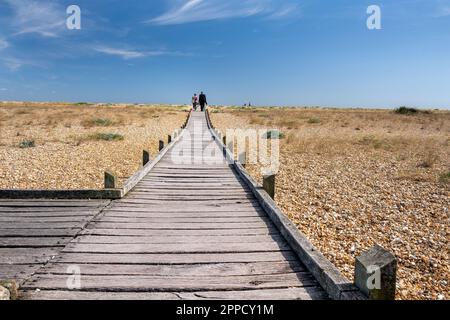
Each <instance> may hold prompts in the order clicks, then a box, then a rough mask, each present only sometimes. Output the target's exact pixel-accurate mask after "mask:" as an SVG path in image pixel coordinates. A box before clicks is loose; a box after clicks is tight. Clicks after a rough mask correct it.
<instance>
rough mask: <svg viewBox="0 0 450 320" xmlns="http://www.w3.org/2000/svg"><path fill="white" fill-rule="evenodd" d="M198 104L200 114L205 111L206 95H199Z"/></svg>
mask: <svg viewBox="0 0 450 320" xmlns="http://www.w3.org/2000/svg"><path fill="white" fill-rule="evenodd" d="M198 102H199V103H200V107H201V110H202V112H203V111H205V106H206V105H207V104H208V101H206V95H205V94H204V93H203V91H202V93H200V96H199V97H198Z"/></svg>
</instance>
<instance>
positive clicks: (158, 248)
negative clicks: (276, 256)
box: [62, 241, 290, 254]
mask: <svg viewBox="0 0 450 320" xmlns="http://www.w3.org/2000/svg"><path fill="white" fill-rule="evenodd" d="M287 250H290V247H289V246H288V245H287V244H286V243H285V242H281V241H280V242H278V243H277V242H275V241H271V242H263V243H134V244H111V243H108V244H103V243H93V244H91V243H69V244H68V245H67V246H66V247H65V248H64V249H63V251H62V252H77V253H83V252H86V253H136V254H137V253H139V254H148V253H180V254H181V253H205V252H212V253H218V252H227V253H235V252H267V251H287Z"/></svg>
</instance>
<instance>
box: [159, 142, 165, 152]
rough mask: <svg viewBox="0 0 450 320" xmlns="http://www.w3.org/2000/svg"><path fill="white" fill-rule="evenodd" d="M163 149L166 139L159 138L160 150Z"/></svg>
mask: <svg viewBox="0 0 450 320" xmlns="http://www.w3.org/2000/svg"><path fill="white" fill-rule="evenodd" d="M162 149H164V141H162V140H159V152H161V150H162Z"/></svg>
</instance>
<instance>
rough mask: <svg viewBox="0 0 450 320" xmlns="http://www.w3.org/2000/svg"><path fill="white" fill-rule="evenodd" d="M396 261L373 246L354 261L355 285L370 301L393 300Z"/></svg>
mask: <svg viewBox="0 0 450 320" xmlns="http://www.w3.org/2000/svg"><path fill="white" fill-rule="evenodd" d="M396 274H397V259H396V258H395V256H394V255H393V254H392V253H390V252H389V251H387V250H386V249H384V248H382V247H380V246H379V245H375V246H374V247H372V248H371V249H369V250H368V251H366V252H363V253H362V254H361V255H360V256H358V257H356V261H355V285H356V286H357V287H358V288H359V289H360V290H361V291H362V292H363V293H364V295H366V296H367V297H368V298H369V299H370V300H395V285H396Z"/></svg>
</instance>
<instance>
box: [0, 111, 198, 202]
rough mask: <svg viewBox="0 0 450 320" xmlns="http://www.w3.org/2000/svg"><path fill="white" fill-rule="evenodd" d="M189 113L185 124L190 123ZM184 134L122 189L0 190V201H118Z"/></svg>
mask: <svg viewBox="0 0 450 320" xmlns="http://www.w3.org/2000/svg"><path fill="white" fill-rule="evenodd" d="M190 115H191V113H190V112H189V114H188V117H187V120H186V123H189V121H190ZM183 133H184V129H183V130H182V132H181V133H180V134H179V135H178V136H177V138H175V139H173V140H172V142H171V143H170V144H168V145H167V146H166V147H165V148H164V149H163V150H161V152H160V153H159V154H158V156H157V157H156V158H155V159H154V160H153V161H151V162H149V163H147V164H146V165H145V166H144V167H142V168H141V169H140V170H138V171H137V172H136V173H135V174H133V175H132V176H131V177H130V178H128V180H126V181H125V183H124V185H123V187H122V188H117V189H98V190H88V189H86V190H24V189H0V199H65V200H71V199H91V200H118V199H122V198H123V197H125V195H127V193H128V192H130V191H131V190H132V189H133V188H134V187H135V186H136V185H137V184H138V183H139V182H140V181H141V180H142V179H143V178H144V177H145V176H146V175H147V174H148V173H149V172H150V171H151V170H152V169H153V168H154V167H155V165H156V164H158V163H159V162H160V161H161V159H162V158H163V157H164V155H165V154H166V153H167V152H168V151H169V150H170V149H172V147H173V146H174V145H175V144H176V143H177V142H178V140H179V139H180V138H181V136H182V135H183Z"/></svg>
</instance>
